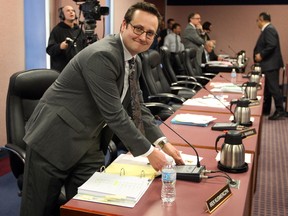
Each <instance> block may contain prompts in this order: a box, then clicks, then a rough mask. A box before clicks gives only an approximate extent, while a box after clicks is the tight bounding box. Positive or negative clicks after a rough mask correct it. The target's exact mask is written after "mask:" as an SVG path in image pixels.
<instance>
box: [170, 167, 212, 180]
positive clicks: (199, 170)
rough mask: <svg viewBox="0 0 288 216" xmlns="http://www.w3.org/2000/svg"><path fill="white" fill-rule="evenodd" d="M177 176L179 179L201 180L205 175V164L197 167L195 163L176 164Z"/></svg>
mask: <svg viewBox="0 0 288 216" xmlns="http://www.w3.org/2000/svg"><path fill="white" fill-rule="evenodd" d="M175 169H176V173H177V174H176V178H177V179H179V180H185V181H191V182H201V180H202V176H203V175H204V170H205V169H206V168H205V166H200V167H197V166H195V165H180V166H176V167H175Z"/></svg>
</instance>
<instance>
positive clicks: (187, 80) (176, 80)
mask: <svg viewBox="0 0 288 216" xmlns="http://www.w3.org/2000/svg"><path fill="white" fill-rule="evenodd" d="M160 56H161V63H162V69H163V72H164V74H165V76H166V78H167V80H168V81H169V82H170V85H171V86H183V87H187V88H191V89H194V90H195V91H198V90H200V89H201V88H202V87H203V86H202V85H201V84H200V83H198V82H197V80H196V78H195V77H192V76H188V75H176V73H175V71H174V69H173V67H172V64H171V52H170V51H169V49H168V47H166V46H162V47H160Z"/></svg>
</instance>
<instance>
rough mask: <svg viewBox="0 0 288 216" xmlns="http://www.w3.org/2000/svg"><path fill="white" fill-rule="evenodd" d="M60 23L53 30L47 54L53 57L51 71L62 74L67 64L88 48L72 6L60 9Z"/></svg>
mask: <svg viewBox="0 0 288 216" xmlns="http://www.w3.org/2000/svg"><path fill="white" fill-rule="evenodd" d="M59 18H60V22H59V23H58V24H57V25H56V26H55V27H54V28H53V29H52V31H51V33H50V36H49V40H48V45H47V48H46V52H47V54H49V55H50V57H51V69H54V70H57V71H59V72H61V71H62V70H63V69H64V67H65V66H66V65H67V63H68V62H69V61H70V60H71V59H72V58H73V57H74V56H75V55H76V54H77V53H78V52H79V51H80V50H82V49H83V48H84V47H85V46H86V42H85V35H84V32H83V31H82V29H80V28H79V27H78V25H77V24H76V22H75V21H76V19H77V17H76V13H75V10H74V9H73V7H72V6H69V5H66V6H64V7H61V8H59Z"/></svg>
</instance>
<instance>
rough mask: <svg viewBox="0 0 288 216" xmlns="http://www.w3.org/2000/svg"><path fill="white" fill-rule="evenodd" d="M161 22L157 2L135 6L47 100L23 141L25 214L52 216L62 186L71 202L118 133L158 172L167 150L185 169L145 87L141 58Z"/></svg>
mask: <svg viewBox="0 0 288 216" xmlns="http://www.w3.org/2000/svg"><path fill="white" fill-rule="evenodd" d="M160 20H161V16H160V13H159V12H158V10H157V8H156V7H155V6H154V5H153V4H150V3H147V2H139V3H136V4H134V5H132V6H131V7H130V8H129V9H128V10H127V12H126V14H125V16H124V20H123V21H122V24H121V28H120V33H119V34H115V35H110V36H107V37H105V38H103V39H101V40H99V41H97V42H95V43H93V44H91V45H89V46H87V47H86V48H85V49H83V50H82V51H80V52H79V53H78V54H77V55H76V56H75V57H74V58H73V59H72V60H71V61H70V62H69V63H68V64H67V66H66V67H65V68H64V70H63V71H62V73H61V74H60V75H59V77H58V78H57V80H56V81H55V82H54V83H53V84H52V85H51V86H50V88H49V89H48V90H47V91H46V93H45V94H44V95H43V97H42V99H41V100H40V101H39V103H38V105H37V106H36V108H35V110H34V112H33V114H32V115H31V118H30V119H29V120H28V122H27V125H26V134H25V136H24V141H25V142H26V144H27V155H26V162H25V169H24V185H23V194H22V203H21V216H39V215H41V216H46V215H47V216H48V215H54V209H56V210H57V200H58V196H59V194H60V191H61V187H62V186H63V185H64V187H65V192H66V198H67V200H69V199H71V198H73V197H74V196H75V195H76V194H77V188H78V187H79V186H80V185H82V184H83V183H84V182H85V181H87V179H89V178H90V177H91V176H92V175H93V173H94V172H96V171H99V169H100V168H101V167H102V166H103V165H104V159H105V154H104V152H103V151H106V149H107V146H108V143H109V141H110V138H112V136H113V134H115V135H116V136H117V137H118V138H119V139H120V140H121V141H122V143H123V144H124V145H125V146H126V148H127V149H128V150H129V151H130V152H131V154H132V155H133V156H140V155H141V156H144V157H147V158H148V160H149V163H150V164H151V166H152V167H153V168H154V169H155V170H157V171H158V170H161V169H162V167H163V166H165V165H166V164H167V163H168V161H167V159H166V157H165V155H164V153H163V152H165V153H166V154H168V155H170V156H171V157H172V158H173V159H174V160H175V162H176V164H184V162H183V160H182V158H181V155H180V152H179V151H178V150H177V149H176V148H175V147H174V146H173V145H172V144H171V143H169V142H168V140H167V139H166V137H165V136H164V135H163V133H162V132H161V130H160V128H159V126H158V125H157V123H156V121H155V118H154V116H153V115H152V114H151V112H150V111H149V109H148V108H147V107H146V106H145V105H144V102H143V97H142V91H141V89H140V87H139V80H138V79H139V77H140V74H141V67H140V65H141V60H140V58H139V56H137V54H138V53H141V52H144V51H146V50H148V49H149V47H150V46H151V44H152V42H153V39H154V37H155V35H156V32H157V29H158V27H159V23H160ZM132 93H133V94H132ZM138 108H139V109H140V110H139V109H138ZM136 111H137V113H136ZM134 114H137V115H134ZM157 147H159V148H157ZM160 149H161V150H162V151H163V152H162V151H161V150H160ZM58 210H59V208H58Z"/></svg>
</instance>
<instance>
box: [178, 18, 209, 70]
mask: <svg viewBox="0 0 288 216" xmlns="http://www.w3.org/2000/svg"><path fill="white" fill-rule="evenodd" d="M204 35H205V32H204V31H203V28H202V25H201V16H200V14H199V13H191V14H189V15H188V25H187V26H186V28H185V30H184V32H183V37H182V43H183V44H184V47H185V48H193V49H196V52H197V54H198V55H196V56H197V59H196V61H197V63H196V64H198V65H201V54H202V51H203V46H204V43H205V40H204ZM199 54H200V55H199Z"/></svg>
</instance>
